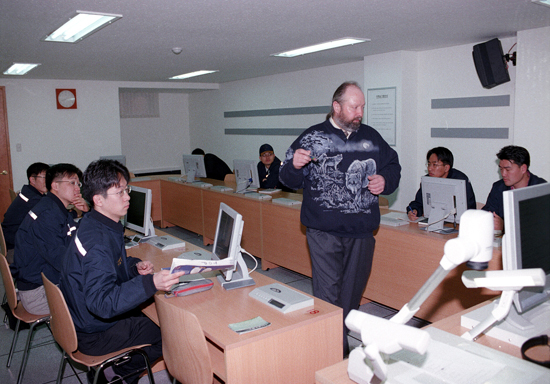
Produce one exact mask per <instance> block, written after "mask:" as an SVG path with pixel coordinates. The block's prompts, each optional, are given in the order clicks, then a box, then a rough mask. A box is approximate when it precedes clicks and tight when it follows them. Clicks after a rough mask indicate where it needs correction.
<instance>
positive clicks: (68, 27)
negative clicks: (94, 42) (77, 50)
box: [42, 11, 122, 43]
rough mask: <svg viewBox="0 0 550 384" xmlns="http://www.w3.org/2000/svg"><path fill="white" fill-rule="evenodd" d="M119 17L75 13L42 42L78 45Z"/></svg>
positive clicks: (92, 13)
mask: <svg viewBox="0 0 550 384" xmlns="http://www.w3.org/2000/svg"><path fill="white" fill-rule="evenodd" d="M121 17H122V15H112V14H107V13H97V12H87V11H76V16H73V17H72V18H71V19H70V20H69V21H67V22H66V23H65V24H63V25H62V26H61V27H59V28H57V29H56V30H55V31H53V32H52V33H50V34H49V35H47V36H46V37H44V38H43V39H42V41H54V42H59V43H78V42H79V41H80V40H82V39H84V38H85V37H88V36H89V35H91V34H92V33H94V32H96V31H99V30H100V29H101V28H103V27H106V26H107V25H109V24H111V23H114V22H115V21H117V20H118V19H120V18H121Z"/></svg>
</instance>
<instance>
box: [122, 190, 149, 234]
mask: <svg viewBox="0 0 550 384" xmlns="http://www.w3.org/2000/svg"><path fill="white" fill-rule="evenodd" d="M152 200H153V193H152V191H151V190H150V189H147V188H141V187H136V186H132V191H131V192H130V207H129V208H128V212H127V213H126V217H125V219H124V225H125V226H126V228H128V229H131V230H133V231H135V232H139V233H141V234H143V235H144V236H154V234H155V231H154V227H153V221H152V219H151V204H152Z"/></svg>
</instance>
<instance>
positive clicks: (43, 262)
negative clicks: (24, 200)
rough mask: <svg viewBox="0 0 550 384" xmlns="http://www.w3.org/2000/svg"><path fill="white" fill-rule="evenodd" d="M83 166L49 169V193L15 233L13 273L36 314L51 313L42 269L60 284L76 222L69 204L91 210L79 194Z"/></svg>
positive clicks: (24, 300)
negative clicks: (60, 275) (43, 282)
mask: <svg viewBox="0 0 550 384" xmlns="http://www.w3.org/2000/svg"><path fill="white" fill-rule="evenodd" d="M81 174H82V173H81V172H80V169H78V168H77V167H75V166H74V165H72V164H56V165H54V166H53V167H51V168H50V169H48V171H47V172H46V188H47V189H48V193H47V194H46V195H44V196H42V197H41V198H40V201H39V202H38V203H37V204H36V205H35V206H34V207H33V208H32V209H31V210H30V211H29V212H28V213H27V215H26V216H25V218H24V219H23V222H22V223H21V225H20V226H19V229H18V230H17V233H16V235H15V249H14V255H13V258H14V261H13V264H12V265H11V269H12V274H13V277H14V278H15V280H16V281H17V288H18V289H19V298H20V299H21V303H22V304H23V307H24V308H25V309H26V310H27V312H30V313H32V314H35V315H43V314H47V313H49V311H50V309H49V307H48V301H47V299H46V292H45V291H44V286H43V285H42V276H41V275H40V274H41V273H42V272H44V274H45V275H46V277H47V278H48V279H49V280H50V281H52V282H53V283H54V284H58V283H59V274H60V272H61V266H62V259H63V255H64V254H65V251H66V250H67V247H68V246H69V242H70V241H71V237H72V235H73V233H74V231H76V228H77V226H78V225H77V223H76V222H75V221H74V216H73V214H72V212H70V211H68V210H67V207H68V206H69V204H72V205H74V206H76V207H77V208H79V209H80V210H81V211H88V207H87V205H86V202H85V201H84V200H83V199H82V196H81V194H80V186H81V183H80V175H81Z"/></svg>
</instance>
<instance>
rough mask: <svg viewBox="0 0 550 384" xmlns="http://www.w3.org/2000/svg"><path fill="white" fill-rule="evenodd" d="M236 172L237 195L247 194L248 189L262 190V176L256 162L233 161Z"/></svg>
mask: <svg viewBox="0 0 550 384" xmlns="http://www.w3.org/2000/svg"><path fill="white" fill-rule="evenodd" d="M233 168H234V170H235V181H236V182H237V188H236V189H235V192H236V193H245V192H246V190H247V189H258V188H260V176H259V175H258V166H257V161H256V160H233Z"/></svg>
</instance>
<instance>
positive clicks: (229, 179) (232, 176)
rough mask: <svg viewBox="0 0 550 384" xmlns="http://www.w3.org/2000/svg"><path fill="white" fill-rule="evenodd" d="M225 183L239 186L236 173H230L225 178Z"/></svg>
mask: <svg viewBox="0 0 550 384" xmlns="http://www.w3.org/2000/svg"><path fill="white" fill-rule="evenodd" d="M223 181H224V182H225V183H226V184H237V179H236V178H235V174H234V173H228V174H227V175H225V177H224V178H223Z"/></svg>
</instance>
